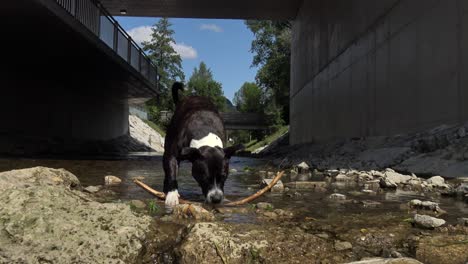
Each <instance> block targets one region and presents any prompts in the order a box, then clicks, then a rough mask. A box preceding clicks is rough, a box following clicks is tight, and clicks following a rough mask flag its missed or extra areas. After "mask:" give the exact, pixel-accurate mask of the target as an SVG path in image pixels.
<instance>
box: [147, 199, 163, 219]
mask: <svg viewBox="0 0 468 264" xmlns="http://www.w3.org/2000/svg"><path fill="white" fill-rule="evenodd" d="M159 210H160V208H159V205H158V204H157V203H156V202H155V201H154V200H151V201H149V203H148V212H149V213H150V214H151V215H155V214H157V213H158V212H159Z"/></svg>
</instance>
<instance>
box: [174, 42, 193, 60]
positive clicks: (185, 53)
mask: <svg viewBox="0 0 468 264" xmlns="http://www.w3.org/2000/svg"><path fill="white" fill-rule="evenodd" d="M171 46H172V47H173V48H174V50H175V51H176V52H177V53H178V54H179V55H180V57H182V59H196V58H197V57H198V53H197V50H196V49H194V48H193V47H192V46H189V45H186V44H184V43H180V44H177V43H171Z"/></svg>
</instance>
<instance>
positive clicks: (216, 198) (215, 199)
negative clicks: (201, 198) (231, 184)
mask: <svg viewBox="0 0 468 264" xmlns="http://www.w3.org/2000/svg"><path fill="white" fill-rule="evenodd" d="M222 201H223V193H222V192H214V193H211V194H210V195H209V196H208V202H210V203H213V204H219V203H221V202H222Z"/></svg>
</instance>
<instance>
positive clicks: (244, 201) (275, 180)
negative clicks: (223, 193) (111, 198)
mask: <svg viewBox="0 0 468 264" xmlns="http://www.w3.org/2000/svg"><path fill="white" fill-rule="evenodd" d="M283 175H284V171H281V172H278V174H276V176H275V178H273V180H272V181H271V182H270V184H268V185H267V186H265V188H263V189H261V190H259V191H258V192H256V193H254V194H252V195H251V196H249V197H246V198H244V199H242V200H239V201H235V202H230V203H227V204H224V205H226V206H237V205H243V204H246V203H248V202H251V201H253V200H255V199H257V198H258V197H260V196H262V195H263V194H264V193H266V192H267V191H269V190H270V189H271V188H273V186H275V184H276V183H277V182H278V181H279V180H280V179H281V177H283ZM133 182H134V183H136V184H137V185H139V186H140V187H141V188H143V189H144V190H145V191H147V192H149V193H151V194H153V195H154V196H156V197H157V198H159V199H161V200H164V199H166V195H165V194H164V193H163V192H158V191H156V190H154V189H153V188H151V187H149V186H148V185H146V184H144V183H143V182H141V181H139V180H133ZM179 203H181V204H190V203H191V202H190V201H187V200H184V199H179Z"/></svg>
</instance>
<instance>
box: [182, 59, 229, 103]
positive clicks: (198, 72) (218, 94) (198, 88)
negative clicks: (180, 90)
mask: <svg viewBox="0 0 468 264" xmlns="http://www.w3.org/2000/svg"><path fill="white" fill-rule="evenodd" d="M187 92H188V94H192V95H199V96H206V97H209V98H210V99H211V100H212V101H213V103H214V104H215V105H216V107H218V110H219V111H223V110H224V109H225V107H226V98H225V97H224V95H223V89H222V87H221V83H219V82H217V81H215V80H214V79H213V73H212V72H211V70H210V69H209V68H208V67H207V66H206V64H205V63H204V62H200V66H198V68H197V67H195V69H194V70H193V73H192V76H191V77H190V79H189V81H188V84H187Z"/></svg>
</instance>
